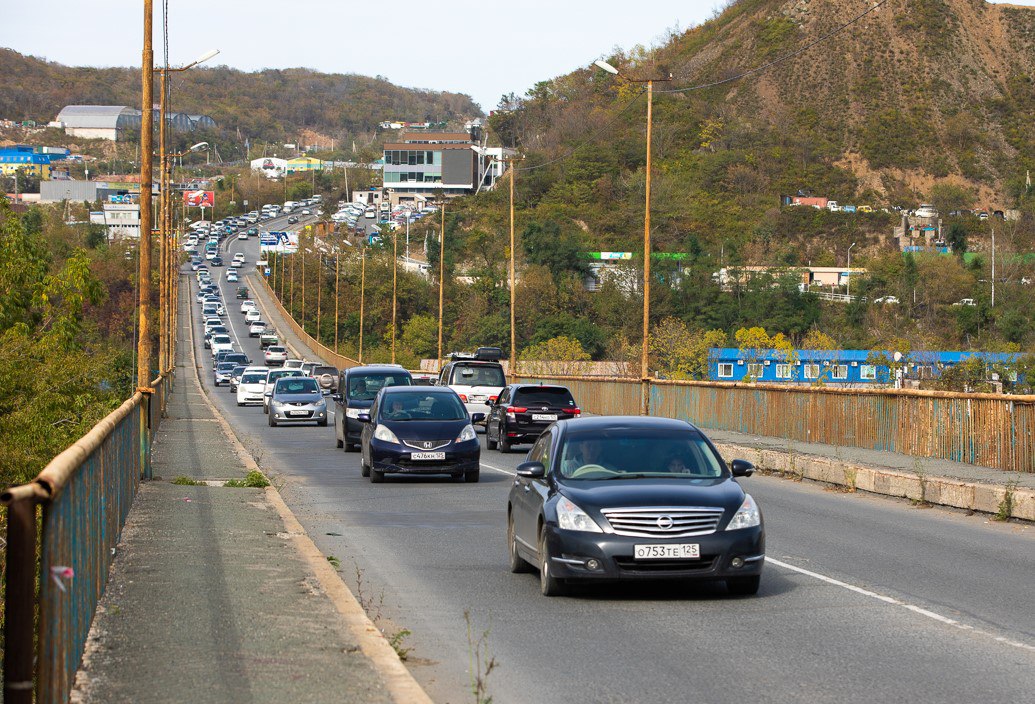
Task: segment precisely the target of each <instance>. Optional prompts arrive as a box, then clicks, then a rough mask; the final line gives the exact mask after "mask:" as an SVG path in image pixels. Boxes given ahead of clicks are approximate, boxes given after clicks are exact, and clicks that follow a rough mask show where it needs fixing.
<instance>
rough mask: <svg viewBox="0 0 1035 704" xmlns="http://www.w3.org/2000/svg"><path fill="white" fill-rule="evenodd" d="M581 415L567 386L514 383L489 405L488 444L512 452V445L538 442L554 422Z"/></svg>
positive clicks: (486, 429)
mask: <svg viewBox="0 0 1035 704" xmlns="http://www.w3.org/2000/svg"><path fill="white" fill-rule="evenodd" d="M580 415H582V410H581V409H580V408H579V407H578V405H577V404H576V403H575V398H574V396H572V395H571V391H569V390H568V387H567V386H547V385H545V384H511V385H510V386H507V387H505V388H504V389H503V391H501V392H500V395H499V398H498V400H497V401H496V402H495V403H492V404H490V405H489V417H488V419H487V421H486V423H485V445H486V447H488V448H489V449H490V450H492V449H495V448H499V451H500V452H510V447H511V445H520V444H523V443H531V442H535V441H536V439H537V438H538V437H539V436H540V435H542V434H543V431H544V430H546V429H547V428H548V427H549V425H550V424H551V423H553V422H554V421H558V420H567V419H569V418H578V417H579V416H580Z"/></svg>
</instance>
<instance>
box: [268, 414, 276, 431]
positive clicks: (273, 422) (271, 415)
mask: <svg viewBox="0 0 1035 704" xmlns="http://www.w3.org/2000/svg"><path fill="white" fill-rule="evenodd" d="M270 427H271V428H276V427H277V421H276V420H275V419H274V418H273V414H272V413H270Z"/></svg>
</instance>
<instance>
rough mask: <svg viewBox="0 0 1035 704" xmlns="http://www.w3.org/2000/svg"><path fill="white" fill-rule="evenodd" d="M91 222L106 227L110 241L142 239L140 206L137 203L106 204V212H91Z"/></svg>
mask: <svg viewBox="0 0 1035 704" xmlns="http://www.w3.org/2000/svg"><path fill="white" fill-rule="evenodd" d="M90 222H92V223H94V224H96V225H104V227H105V228H106V229H107V231H108V239H109V240H119V239H124V238H129V239H134V240H138V239H140V205H139V204H137V203H105V204H104V210H102V211H91V212H90Z"/></svg>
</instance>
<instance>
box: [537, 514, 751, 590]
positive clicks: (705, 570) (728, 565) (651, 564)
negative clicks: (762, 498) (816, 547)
mask: <svg viewBox="0 0 1035 704" xmlns="http://www.w3.org/2000/svg"><path fill="white" fill-rule="evenodd" d="M546 540H547V545H548V550H549V553H550V555H551V556H552V562H551V564H550V568H551V570H552V571H553V574H554V576H556V577H559V578H564V579H598V580H627V579H700V580H707V579H726V578H732V577H752V576H755V575H758V574H761V573H762V565H763V563H764V562H765V530H764V529H763V528H762V527H761V526H759V527H756V528H743V529H740V530H735V531H729V532H726V531H717V532H715V533H712V534H711V535H699V536H693V537H689V538H675V539H673V538H670V539H668V540H659V539H656V538H633V537H628V536H623V535H615V534H613V533H584V532H581V531H569V530H562V529H560V528H558V527H557V526H556V525H547V527H546ZM680 543H697V544H699V545H700V546H701V549H700V551H701V557H700V558H699V559H696V560H635V559H634V558H633V546H634V545H643V544H651V545H654V544H680ZM737 557H739V558H740V559H742V560H744V564H743V566H741V567H733V566H732V562H733V559H734V558H737ZM590 559H595V560H596V561H597V562H598V563H599V567H597V569H589V568H588V567H587V566H586V562H587V561H588V560H590Z"/></svg>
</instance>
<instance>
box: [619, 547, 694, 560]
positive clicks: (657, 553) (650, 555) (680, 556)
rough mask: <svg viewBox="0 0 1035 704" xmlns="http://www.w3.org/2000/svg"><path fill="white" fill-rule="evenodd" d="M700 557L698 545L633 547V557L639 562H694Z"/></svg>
mask: <svg viewBox="0 0 1035 704" xmlns="http://www.w3.org/2000/svg"><path fill="white" fill-rule="evenodd" d="M700 556H701V546H700V545H699V544H698V543H683V544H682V545H634V546H633V557H634V558H636V559H637V560H686V559H692V560H693V559H697V558H699V557H700Z"/></svg>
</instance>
